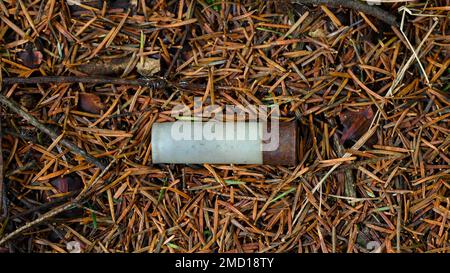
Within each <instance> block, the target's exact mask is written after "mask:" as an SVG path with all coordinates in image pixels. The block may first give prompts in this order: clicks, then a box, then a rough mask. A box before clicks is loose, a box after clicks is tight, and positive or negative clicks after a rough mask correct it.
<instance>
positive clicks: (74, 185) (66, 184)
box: [50, 175, 84, 193]
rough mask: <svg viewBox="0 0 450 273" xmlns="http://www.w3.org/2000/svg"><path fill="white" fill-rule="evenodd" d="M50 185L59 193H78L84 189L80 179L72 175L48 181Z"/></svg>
mask: <svg viewBox="0 0 450 273" xmlns="http://www.w3.org/2000/svg"><path fill="white" fill-rule="evenodd" d="M50 184H52V186H53V187H55V189H56V190H57V191H58V192H59V193H67V192H72V191H80V190H81V189H83V187H84V185H83V182H82V181H81V179H80V177H78V176H74V175H68V176H64V177H58V178H56V179H54V180H52V181H50Z"/></svg>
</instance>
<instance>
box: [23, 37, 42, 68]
mask: <svg viewBox="0 0 450 273" xmlns="http://www.w3.org/2000/svg"><path fill="white" fill-rule="evenodd" d="M18 57H19V58H20V59H21V60H22V63H23V64H24V65H25V66H27V67H29V68H37V67H39V65H41V63H42V60H43V59H44V56H43V55H42V52H40V51H39V50H35V49H34V46H33V44H31V43H29V44H27V45H26V46H25V50H23V51H21V52H19V53H18Z"/></svg>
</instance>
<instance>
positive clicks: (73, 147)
mask: <svg viewBox="0 0 450 273" xmlns="http://www.w3.org/2000/svg"><path fill="white" fill-rule="evenodd" d="M0 102H1V103H2V104H4V105H6V106H7V107H8V108H9V109H11V110H12V111H14V112H15V113H16V114H18V115H20V116H21V117H23V118H24V119H25V120H26V121H28V122H29V123H31V124H32V125H33V126H34V127H36V128H38V129H39V130H41V131H42V132H44V133H45V134H47V135H48V136H50V137H51V138H53V139H56V138H57V137H59V135H58V133H56V132H55V131H53V130H51V129H50V128H48V127H47V126H45V125H44V124H42V123H41V122H40V121H39V120H37V119H36V118H35V117H33V116H32V115H30V114H29V113H28V112H26V111H24V110H23V109H22V108H21V107H20V105H18V104H17V103H16V102H15V101H13V100H11V99H9V98H7V97H5V96H4V95H3V94H0ZM60 143H61V144H62V145H63V146H64V147H66V148H68V149H69V150H70V151H71V152H72V153H74V154H77V155H79V156H81V157H83V158H84V159H86V161H87V162H89V163H91V164H94V165H95V166H97V167H99V168H100V169H105V165H104V164H103V163H101V162H100V161H99V160H98V159H97V158H95V157H93V156H92V155H90V154H88V153H87V152H86V151H85V150H83V149H81V148H79V147H78V146H77V145H75V144H73V143H72V142H70V141H68V140H67V139H61V141H60Z"/></svg>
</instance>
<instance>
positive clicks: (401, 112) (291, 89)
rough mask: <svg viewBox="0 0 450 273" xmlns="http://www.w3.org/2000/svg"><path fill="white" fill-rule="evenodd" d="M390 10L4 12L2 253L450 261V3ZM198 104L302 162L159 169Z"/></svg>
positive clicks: (41, 7) (164, 4)
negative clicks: (164, 127)
mask: <svg viewBox="0 0 450 273" xmlns="http://www.w3.org/2000/svg"><path fill="white" fill-rule="evenodd" d="M343 2H345V3H343ZM384 2H389V3H383V4H380V5H375V4H374V3H372V4H371V5H368V4H367V3H365V2H364V1H339V0H335V1H333V0H327V1H318V0H314V1H302V0H297V1H287V0H286V1H285V0H279V1H244V0H241V1H214V0H180V1H170V0H150V1H143V0H139V1H126V0H115V1H79V0H78V1H76V0H70V1H69V0H67V1H56V0H48V1H44V0H34V1H31V0H0V55H1V56H0V58H1V61H0V82H1V83H2V84H1V91H0V93H1V94H0V102H1V138H0V139H1V141H0V142H1V145H0V150H1V153H0V252H113V253H116V252H295V253H297V252H300V253H306V252H352V253H364V252H388V253H396V252H415V253H417V252H450V236H449V234H450V232H449V231H450V179H449V178H450V174H449V172H450V152H449V145H450V134H449V133H450V127H449V122H450V93H449V92H450V82H449V77H450V68H449V65H450V58H449V49H450V48H449V47H450V32H449V31H450V30H449V26H450V24H449V22H450V17H449V11H450V1H448V0H435V1H432V0H429V1H423V0H421V1H384ZM25 78H29V79H28V80H25ZM195 98H200V99H201V101H202V103H203V107H206V106H209V105H218V106H221V107H224V106H226V105H234V106H238V107H247V106H249V105H256V106H258V105H267V106H271V107H273V106H274V105H276V106H278V107H279V109H280V121H282V122H285V121H292V120H297V122H298V124H299V125H300V130H299V131H300V138H299V140H298V146H299V149H298V151H297V152H298V158H299V162H298V164H297V165H296V166H278V165H233V164H231V165H224V164H152V158H151V153H152V145H151V131H152V125H153V124H154V123H156V122H166V121H175V120H176V117H174V116H173V115H172V112H171V110H172V109H174V108H175V107H179V106H183V105H185V106H187V107H189V108H190V109H193V107H194V99H195ZM211 156H214V155H211Z"/></svg>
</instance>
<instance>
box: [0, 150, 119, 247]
mask: <svg viewBox="0 0 450 273" xmlns="http://www.w3.org/2000/svg"><path fill="white" fill-rule="evenodd" d="M115 161H116V160H115V159H114V160H112V161H111V162H110V163H109V164H108V166H106V167H105V168H103V170H102V172H101V173H100V174H99V175H98V176H97V178H96V179H95V180H94V181H93V182H92V183H91V184H90V185H88V186H87V187H86V188H85V189H84V190H82V191H81V192H80V193H79V194H78V196H77V197H75V198H74V199H73V200H71V201H69V202H67V203H66V204H63V205H61V206H59V207H56V208H54V209H52V210H51V211H48V212H46V213H44V214H42V215H41V216H40V217H39V218H37V219H36V220H33V221H31V222H28V223H26V224H25V225H23V226H21V227H20V228H18V229H16V230H14V231H13V232H11V233H9V234H7V235H5V236H4V237H3V238H2V239H1V240H0V246H1V245H2V244H4V243H6V242H7V241H8V240H10V239H12V238H14V237H15V236H17V235H19V234H21V233H22V232H23V231H25V230H27V229H29V228H31V227H33V226H35V225H37V224H39V223H42V222H44V221H46V220H47V219H50V218H52V217H53V216H56V215H58V214H60V213H61V212H64V211H66V210H69V209H72V208H73V207H75V206H78V205H80V204H82V203H83V202H86V201H87V199H86V198H87V197H88V196H89V195H90V194H91V192H90V190H91V189H92V187H93V186H94V185H95V184H96V183H97V182H98V181H99V180H100V179H101V178H102V177H103V176H104V175H105V174H106V173H107V172H108V171H109V169H110V168H111V166H112V165H113V164H114V162H115Z"/></svg>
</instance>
